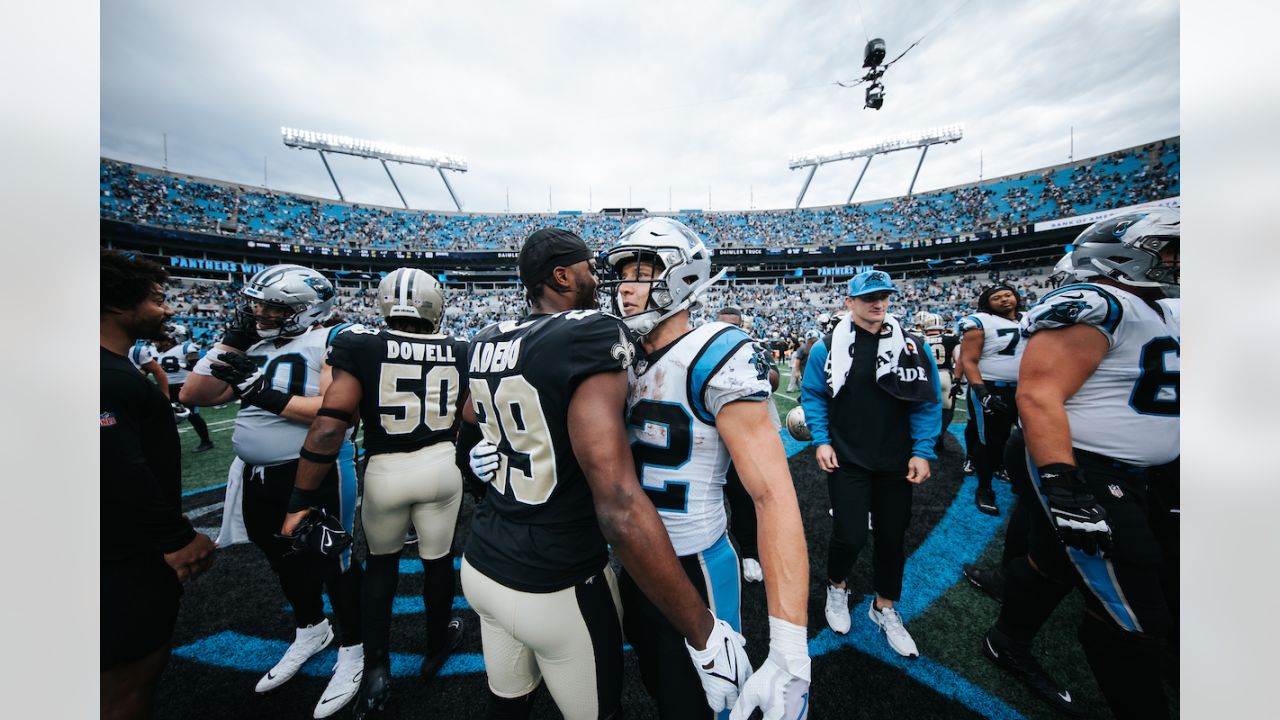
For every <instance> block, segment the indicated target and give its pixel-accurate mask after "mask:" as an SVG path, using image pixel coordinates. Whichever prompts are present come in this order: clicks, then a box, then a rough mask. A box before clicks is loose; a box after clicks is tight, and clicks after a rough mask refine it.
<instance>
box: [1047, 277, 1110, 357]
mask: <svg viewBox="0 0 1280 720" xmlns="http://www.w3.org/2000/svg"><path fill="white" fill-rule="evenodd" d="M1123 314H1124V307H1123V306H1122V305H1121V304H1120V301H1119V300H1117V299H1116V298H1115V296H1114V295H1112V294H1111V293H1109V292H1107V291H1106V290H1103V289H1102V288H1099V287H1097V286H1095V285H1068V286H1066V287H1062V288H1058V289H1057V290H1054V291H1053V292H1051V293H1049V294H1048V295H1045V297H1044V299H1043V300H1041V301H1040V303H1039V304H1038V305H1036V306H1035V307H1033V308H1031V309H1030V310H1028V311H1027V313H1026V314H1025V315H1023V316H1022V336H1023V337H1030V336H1031V335H1032V334H1033V333H1035V332H1037V331H1040V330H1054V329H1057V328H1063V327H1068V326H1070V325H1092V326H1094V327H1096V328H1097V329H1098V330H1099V331H1100V332H1101V333H1102V334H1103V335H1105V336H1107V343H1108V345H1114V344H1115V331H1116V328H1117V327H1119V326H1120V318H1121V317H1122V316H1123Z"/></svg>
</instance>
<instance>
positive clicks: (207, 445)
mask: <svg viewBox="0 0 1280 720" xmlns="http://www.w3.org/2000/svg"><path fill="white" fill-rule="evenodd" d="M212 449H213V441H212V440H205V441H204V442H202V443H200V444H199V445H197V446H195V447H193V448H191V452H192V453H193V454H195V455H199V454H200V453H202V452H207V451H209V450H212Z"/></svg>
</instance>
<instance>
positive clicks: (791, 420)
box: [787, 405, 813, 442]
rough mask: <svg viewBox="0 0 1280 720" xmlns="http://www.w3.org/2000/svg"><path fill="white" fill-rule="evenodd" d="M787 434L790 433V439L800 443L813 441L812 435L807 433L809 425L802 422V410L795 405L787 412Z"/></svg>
mask: <svg viewBox="0 0 1280 720" xmlns="http://www.w3.org/2000/svg"><path fill="white" fill-rule="evenodd" d="M787 432H789V433H791V437H793V438H795V439H796V440H799V441H801V442H808V441H810V440H812V439H813V434H812V433H810V432H809V423H807V422H805V420H804V408H803V407H801V406H799V405H797V406H795V407H793V408H791V410H790V411H788V412H787Z"/></svg>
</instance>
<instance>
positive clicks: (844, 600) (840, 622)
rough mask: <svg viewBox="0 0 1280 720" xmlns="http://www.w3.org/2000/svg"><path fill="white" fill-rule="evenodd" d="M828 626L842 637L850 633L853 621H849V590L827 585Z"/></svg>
mask: <svg viewBox="0 0 1280 720" xmlns="http://www.w3.org/2000/svg"><path fill="white" fill-rule="evenodd" d="M826 615H827V624H828V625H830V626H831V629H832V630H833V631H835V632H837V633H839V634H841V635H844V634H846V633H848V632H849V628H850V627H851V626H852V625H853V621H852V620H850V619H849V588H838V587H836V586H834V585H830V584H828V585H827V607H826Z"/></svg>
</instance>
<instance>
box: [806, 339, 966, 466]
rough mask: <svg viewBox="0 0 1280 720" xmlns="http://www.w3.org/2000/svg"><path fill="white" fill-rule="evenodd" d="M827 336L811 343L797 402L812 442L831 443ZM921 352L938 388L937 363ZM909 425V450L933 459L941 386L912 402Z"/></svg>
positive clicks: (940, 401) (937, 431)
mask: <svg viewBox="0 0 1280 720" xmlns="http://www.w3.org/2000/svg"><path fill="white" fill-rule="evenodd" d="M829 342H830V337H829V336H828V337H826V338H823V339H822V340H821V341H820V342H816V343H814V344H813V349H812V350H810V351H809V362H808V364H807V365H806V366H805V369H804V380H803V382H801V384H800V404H801V405H802V406H803V407H804V419H805V423H806V424H807V425H808V426H809V432H810V433H811V434H812V435H813V444H814V445H815V446H817V445H830V444H831V429H830V422H829V418H830V405H831V399H832V398H831V396H830V395H829V394H828V393H829V392H830V391H829V389H828V387H827V355H828V353H830V348H828V347H827V344H828V343H829ZM921 356H922V357H923V358H924V359H925V361H926V362H927V363H928V365H929V372H930V374H931V375H932V377H933V386H934V387H935V388H941V387H942V385H941V382H940V381H939V380H938V366H937V364H936V363H934V361H933V353H931V352H922V353H921ZM908 415H909V417H910V425H911V454H912V455H914V456H916V457H920V458H924V459H925V460H936V459H938V456H937V455H936V454H934V451H933V447H934V444H935V443H936V442H937V441H938V435H939V434H940V433H941V432H942V397H941V390H939V394H938V396H937V397H936V398H935V399H934V400H933V401H931V402H916V403H911V408H910V409H909V410H908Z"/></svg>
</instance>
